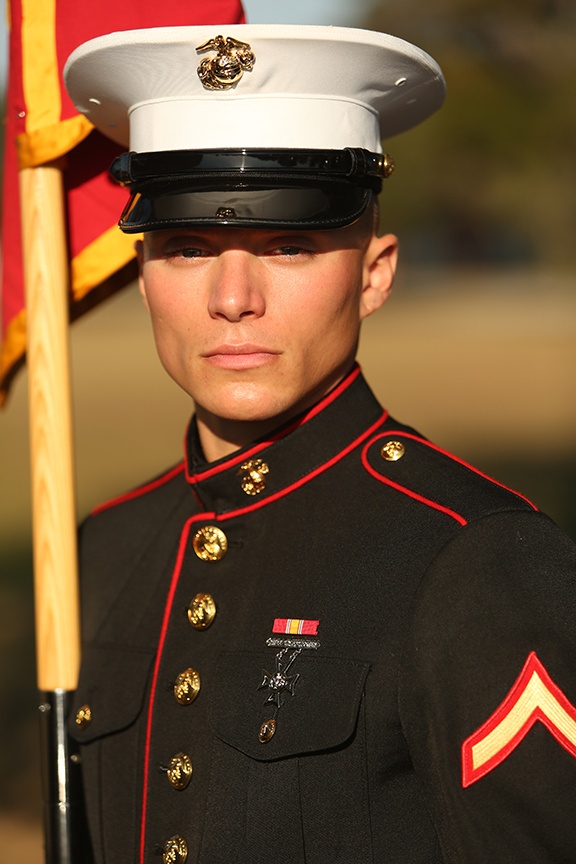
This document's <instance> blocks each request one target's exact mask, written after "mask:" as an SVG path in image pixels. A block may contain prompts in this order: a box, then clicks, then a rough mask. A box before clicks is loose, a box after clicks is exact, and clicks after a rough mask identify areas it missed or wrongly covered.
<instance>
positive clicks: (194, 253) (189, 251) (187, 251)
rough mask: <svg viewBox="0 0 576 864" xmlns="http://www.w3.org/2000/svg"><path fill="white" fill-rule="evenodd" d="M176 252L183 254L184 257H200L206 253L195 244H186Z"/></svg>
mask: <svg viewBox="0 0 576 864" xmlns="http://www.w3.org/2000/svg"><path fill="white" fill-rule="evenodd" d="M174 254H175V255H181V256H182V258H200V257H201V256H202V255H203V254H204V253H203V252H202V250H201V249H196V248H195V247H194V246H185V247H184V248H183V249H177V250H176V251H175V252H174Z"/></svg>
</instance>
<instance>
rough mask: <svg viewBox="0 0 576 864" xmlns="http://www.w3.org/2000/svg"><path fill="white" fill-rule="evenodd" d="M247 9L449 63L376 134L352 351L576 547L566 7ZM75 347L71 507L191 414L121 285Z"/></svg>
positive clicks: (575, 211) (29, 659)
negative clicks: (371, 226) (385, 138)
mask: <svg viewBox="0 0 576 864" xmlns="http://www.w3.org/2000/svg"><path fill="white" fill-rule="evenodd" d="M244 5H245V9H246V13H247V17H248V20H249V21H251V22H253V23H259V22H283V23H303V24H307V23H315V24H338V25H345V26H359V27H368V28H371V29H375V30H382V31H384V32H390V33H393V34H395V35H397V36H401V37H403V38H406V39H408V40H409V41H413V42H415V43H416V44H417V45H419V46H421V47H422V48H424V49H426V50H427V51H428V52H429V53H431V54H432V56H433V57H435V58H436V59H437V60H438V61H439V63H440V64H441V66H442V67H443V69H444V72H445V74H446V78H447V83H448V98H447V102H446V105H445V107H444V108H443V109H442V111H441V112H440V113H438V114H437V115H435V116H434V117H433V118H432V119H431V120H429V121H428V122H427V123H425V124H424V125H423V126H422V127H420V128H419V129H416V130H414V131H412V132H410V133H409V134H407V135H406V136H404V137H402V136H401V137H400V138H398V139H397V140H395V139H393V140H391V141H390V142H387V144H386V146H387V149H388V150H389V152H390V153H391V154H392V155H393V157H394V159H395V161H396V165H397V169H396V172H395V173H394V174H393V175H392V177H391V178H390V179H389V180H388V181H386V184H385V190H384V193H383V195H382V227H383V228H384V229H385V230H387V231H394V232H396V233H398V234H399V236H400V239H401V266H400V272H399V275H398V279H397V283H396V290H395V293H394V295H393V298H392V299H391V301H390V302H389V303H388V304H387V306H386V307H385V308H384V309H383V310H381V312H380V314H379V315H377V316H375V317H373V318H371V319H369V320H368V321H367V322H366V327H365V331H364V335H363V340H362V345H361V351H360V360H361V363H362V365H363V367H364V370H365V372H366V374H367V377H368V379H369V381H371V383H372V385H373V387H374V389H375V391H376V393H377V395H378V396H379V398H380V399H381V401H382V402H383V403H384V404H385V405H386V406H387V407H388V409H389V410H390V412H391V413H392V414H394V415H395V416H396V417H397V418H398V419H401V420H403V421H405V422H408V423H410V424H411V425H413V426H416V427H417V428H419V429H420V430H421V431H422V432H423V433H424V434H426V435H427V436H428V437H430V438H432V439H433V440H434V441H436V442H437V443H438V444H440V445H441V446H443V447H446V448H448V449H451V450H453V451H455V452H456V453H457V454H458V455H459V456H461V457H463V458H464V459H466V460H468V461H470V462H473V463H474V464H476V465H477V466H478V467H479V468H481V469H482V470H483V471H485V472H487V473H489V474H492V475H493V476H497V477H498V479H500V480H501V481H502V482H504V483H505V484H507V485H510V486H513V487H515V488H517V489H518V490H519V491H521V492H523V493H524V494H525V495H527V496H528V497H530V498H532V500H534V501H535V502H536V503H537V504H538V505H539V506H540V507H542V508H543V509H544V510H546V511H548V512H549V513H550V514H551V515H552V516H553V517H554V518H555V519H556V521H557V522H559V523H560V525H562V527H563V528H564V529H565V530H566V531H568V533H570V534H571V535H572V536H573V537H574V538H576V506H575V495H574V488H575V485H576V441H575V431H576V398H575V396H576V393H575V386H574V385H575V380H574V369H575V361H576V291H575V287H576V239H575V238H576V195H575V190H576V159H575V157H574V154H575V150H576V111H575V109H574V104H575V100H574V95H575V94H574V90H575V85H576V4H574V2H573V0H523V2H522V3H518V2H517V0H482V2H480V0H381V2H377V0H291V2H290V3H289V4H288V3H285V2H276V0H246V2H245V4H244ZM112 27H113V22H111V29H112ZM0 52H1V56H2V59H3V65H5V57H6V49H5V44H4V43H3V44H2V46H1V47H0ZM2 80H4V79H2ZM4 216H5V218H9V214H4ZM71 341H72V359H73V386H74V402H75V437H76V458H77V493H78V509H79V518H82V517H83V516H84V515H85V514H86V513H87V512H88V511H89V510H90V509H91V507H93V506H94V505H95V504H97V503H98V502H100V501H102V500H104V499H106V498H109V497H112V496H114V495H116V494H118V493H120V492H122V491H124V490H126V489H127V488H129V487H130V486H133V485H135V484H137V483H140V482H141V481H143V480H144V479H146V478H147V477H149V476H152V475H154V474H155V473H157V472H158V471H160V470H162V469H163V468H165V467H166V466H168V465H169V464H171V463H174V462H176V461H178V460H179V459H180V456H181V439H182V436H183V432H184V427H185V424H186V421H187V419H188V416H189V413H190V410H191V407H190V404H189V402H188V399H187V397H185V396H184V395H183V394H182V393H181V392H180V391H179V390H178V389H177V388H176V385H174V384H173V383H172V382H171V381H169V380H168V378H167V377H166V376H165V374H164V372H163V371H162V370H161V369H160V368H159V364H158V363H157V361H156V357H155V353H154V348H153V345H152V340H151V337H150V334H149V328H148V321H147V318H146V314H145V312H144V310H143V309H142V308H141V305H140V301H139V298H138V296H137V293H136V291H135V290H134V288H133V287H130V288H128V289H126V290H125V291H124V292H122V293H121V294H119V295H117V296H116V297H115V298H113V299H112V300H110V301H108V302H107V303H106V304H104V305H103V306H101V307H100V308H98V309H97V310H95V311H93V312H91V313H90V314H89V315H88V316H87V317H86V318H84V319H81V320H80V321H78V322H77V323H76V324H75V325H74V327H73V328H72V331H71ZM26 383H27V382H26V373H25V371H24V372H22V373H20V375H19V376H18V377H17V379H16V381H15V383H14V385H13V389H12V393H11V396H10V399H9V401H8V404H7V406H6V408H5V409H4V411H3V412H2V413H1V414H0V476H1V477H2V494H1V497H0V693H1V696H0V712H1V713H0V864H3V862H4V861H6V862H8V861H13V860H18V861H26V862H27V864H36V862H40V861H41V860H42V853H41V832H40V828H39V821H40V801H39V777H38V773H39V769H38V751H37V741H36V737H37V734H36V733H37V728H36V727H37V718H36V702H37V697H36V687H35V683H34V646H33V606H32V568H31V549H30V539H29V538H30V493H29V479H30V478H29V468H28V439H27V435H28V429H27V419H26V399H27V393H26Z"/></svg>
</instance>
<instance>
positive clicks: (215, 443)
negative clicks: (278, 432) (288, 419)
mask: <svg viewBox="0 0 576 864" xmlns="http://www.w3.org/2000/svg"><path fill="white" fill-rule="evenodd" d="M196 422H197V425H198V437H199V438H200V444H201V446H202V451H203V453H204V458H205V459H206V461H207V462H216V461H217V460H218V459H223V458H224V457H225V456H229V455H230V453H234V451H235V450H241V449H243V448H244V447H247V446H248V445H249V444H251V443H252V442H253V441H257V440H258V439H259V438H262V437H263V436H265V435H266V434H267V433H268V432H272V431H273V430H274V429H277V428H278V426H280V425H281V424H282V422H283V418H277V417H274V418H273V419H270V420H262V421H250V422H236V421H229V420H225V419H222V418H221V417H214V416H208V417H206V416H204V415H203V412H202V411H201V410H197V412H196Z"/></svg>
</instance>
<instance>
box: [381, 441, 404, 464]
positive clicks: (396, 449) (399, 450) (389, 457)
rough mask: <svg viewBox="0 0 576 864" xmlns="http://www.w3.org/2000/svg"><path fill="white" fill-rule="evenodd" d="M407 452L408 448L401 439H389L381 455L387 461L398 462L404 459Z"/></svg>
mask: <svg viewBox="0 0 576 864" xmlns="http://www.w3.org/2000/svg"><path fill="white" fill-rule="evenodd" d="M405 452H406V448H405V446H404V444H402V442H401V441H387V442H386V444H384V446H383V447H382V449H381V450H380V455H381V456H382V458H383V459H385V460H386V462H398V460H399V459H402V457H403V456H404V454H405Z"/></svg>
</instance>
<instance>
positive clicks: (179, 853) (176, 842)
mask: <svg viewBox="0 0 576 864" xmlns="http://www.w3.org/2000/svg"><path fill="white" fill-rule="evenodd" d="M187 858H188V844H187V843H186V840H185V839H184V837H181V836H180V834H176V836H175V837H171V838H170V840H167V841H166V843H165V844H164V850H163V852H162V861H163V864H185V862H186V859H187Z"/></svg>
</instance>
